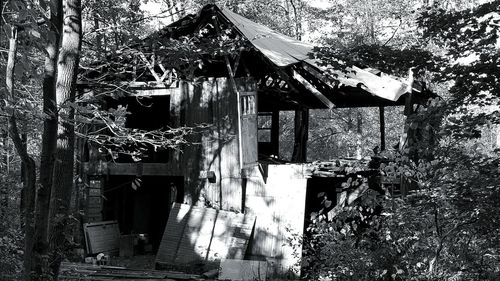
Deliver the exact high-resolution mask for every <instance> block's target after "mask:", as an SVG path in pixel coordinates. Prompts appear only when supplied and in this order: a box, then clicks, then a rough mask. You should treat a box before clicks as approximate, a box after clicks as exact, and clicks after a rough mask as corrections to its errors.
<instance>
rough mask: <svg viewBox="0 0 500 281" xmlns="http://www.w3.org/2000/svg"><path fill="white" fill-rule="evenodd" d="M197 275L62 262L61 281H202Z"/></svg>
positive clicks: (59, 277) (60, 269)
mask: <svg viewBox="0 0 500 281" xmlns="http://www.w3.org/2000/svg"><path fill="white" fill-rule="evenodd" d="M202 279H203V278H202V277H201V276H200V275H197V274H187V273H182V272H174V271H161V270H138V269H127V268H120V267H113V266H97V265H91V264H83V263H70V262H62V263H61V266H60V268H59V276H58V280H59V281H70V280H91V281H104V280H122V281H125V280H126V281H134V280H135V281H139V280H140V281H159V280H163V281H173V280H202Z"/></svg>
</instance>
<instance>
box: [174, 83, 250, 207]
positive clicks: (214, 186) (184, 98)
mask: <svg viewBox="0 0 500 281" xmlns="http://www.w3.org/2000/svg"><path fill="white" fill-rule="evenodd" d="M236 83H237V88H238V90H239V91H240V92H242V93H246V95H252V92H253V93H255V83H254V82H253V80H246V79H245V80H238V79H237V80H236ZM255 111H256V108H255ZM170 113H171V120H172V122H173V124H172V125H180V126H198V125H201V124H204V125H209V126H208V128H207V129H203V130H202V132H201V133H200V134H198V135H195V136H191V137H190V138H189V139H188V140H189V141H190V142H192V143H194V144H193V145H189V146H186V147H185V148H184V150H183V152H182V153H181V154H180V155H178V156H176V157H177V158H178V160H180V161H177V163H178V165H179V166H178V167H177V168H173V170H177V171H178V172H179V173H181V174H182V175H183V176H184V179H185V187H184V188H185V200H184V201H185V202H186V203H189V204H195V203H196V202H200V201H201V202H204V203H205V204H206V205H209V206H215V207H220V208H221V209H223V210H236V211H241V209H242V205H241V202H242V198H243V194H242V191H241V190H242V188H241V186H242V181H241V172H240V169H239V153H240V152H239V151H240V150H239V145H238V119H237V118H238V114H237V113H238V112H237V95H236V93H234V91H233V89H232V87H230V85H229V82H228V80H227V79H226V78H210V79H207V80H206V81H203V82H200V83H187V82H183V83H181V96H180V97H178V98H173V99H171V108H170ZM254 116H255V118H256V115H254ZM256 146H257V144H256V143H255V147H256ZM253 153H255V154H256V153H257V151H256V149H255V150H254V152H253ZM256 157H257V156H256V155H255V156H254V158H255V159H256ZM250 158H251V157H250V156H249V157H248V158H247V159H250ZM172 160H175V159H172ZM208 171H213V172H214V173H215V176H216V181H215V183H213V182H209V181H208V180H206V179H204V178H203V177H201V178H200V174H201V173H203V172H205V173H206V172H208Z"/></svg>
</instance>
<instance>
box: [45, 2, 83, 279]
mask: <svg viewBox="0 0 500 281" xmlns="http://www.w3.org/2000/svg"><path fill="white" fill-rule="evenodd" d="M63 19H64V20H63V37H62V41H61V49H60V52H59V59H58V65H57V83H56V100H57V106H58V110H59V118H60V120H59V124H58V129H57V146H56V159H55V162H54V172H53V181H52V191H51V200H50V216H49V217H50V219H51V221H50V227H49V233H50V235H51V237H50V248H51V250H52V253H53V254H54V261H53V267H52V271H53V273H54V275H55V276H57V272H58V270H59V265H60V263H61V261H62V258H63V254H64V251H65V249H64V245H65V244H66V241H65V235H64V232H65V231H66V228H65V226H66V224H67V220H66V218H67V215H68V212H69V207H70V201H71V194H72V188H73V166H74V146H75V144H74V140H75V131H74V125H73V119H74V118H73V115H74V110H73V109H72V108H71V106H70V104H69V102H72V101H73V100H74V97H75V91H76V78H77V71H78V65H79V59H80V49H81V36H82V30H81V24H82V18H81V1H80V0H64V1H63Z"/></svg>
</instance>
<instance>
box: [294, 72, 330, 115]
mask: <svg viewBox="0 0 500 281" xmlns="http://www.w3.org/2000/svg"><path fill="white" fill-rule="evenodd" d="M293 78H294V79H295V80H297V81H298V82H299V83H300V84H302V85H304V87H306V89H307V90H309V91H310V92H311V93H312V94H313V95H314V96H315V97H316V98H318V99H319V100H320V101H321V102H322V103H323V104H324V105H326V106H327V107H328V108H329V109H332V108H334V107H335V104H333V102H332V101H331V100H329V99H328V98H327V97H326V96H325V95H323V94H322V93H321V92H320V91H319V90H318V89H316V87H314V86H313V85H312V84H311V83H310V82H309V81H307V79H306V78H304V77H303V76H302V75H300V74H299V73H298V72H297V71H295V70H293Z"/></svg>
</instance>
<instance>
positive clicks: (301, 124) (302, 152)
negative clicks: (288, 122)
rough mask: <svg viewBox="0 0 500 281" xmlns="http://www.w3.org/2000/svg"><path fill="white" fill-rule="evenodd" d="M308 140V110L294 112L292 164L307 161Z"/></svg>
mask: <svg viewBox="0 0 500 281" xmlns="http://www.w3.org/2000/svg"><path fill="white" fill-rule="evenodd" d="M308 138H309V110H308V109H307V108H303V109H299V110H296V111H295V142H294V145H293V154H292V162H299V163H302V162H306V161H307V139H308Z"/></svg>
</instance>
